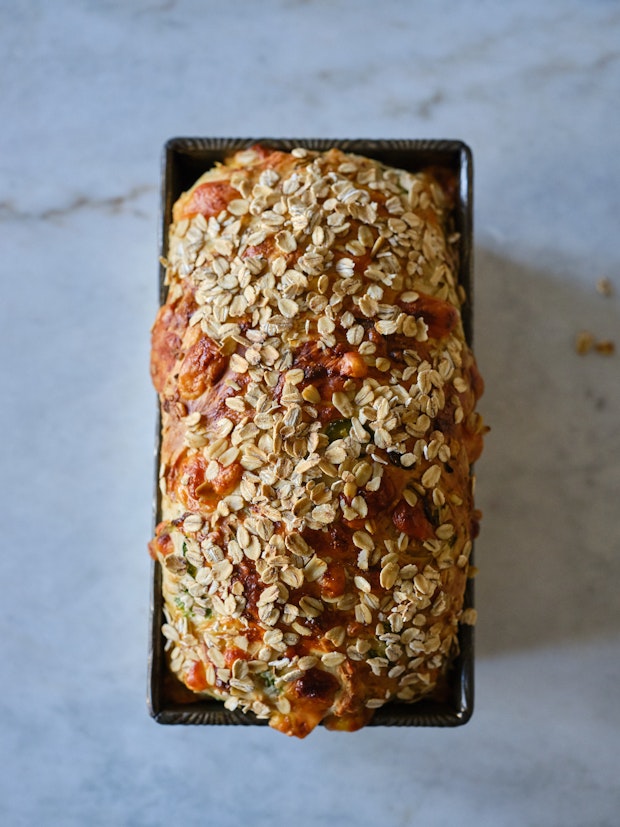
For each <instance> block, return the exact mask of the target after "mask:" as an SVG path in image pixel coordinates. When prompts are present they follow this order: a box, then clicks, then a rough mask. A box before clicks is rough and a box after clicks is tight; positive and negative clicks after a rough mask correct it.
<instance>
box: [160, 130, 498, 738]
mask: <svg viewBox="0 0 620 827" xmlns="http://www.w3.org/2000/svg"><path fill="white" fill-rule="evenodd" d="M453 188H454V181H453V180H452V178H451V177H450V175H449V174H447V173H446V172H445V171H435V172H430V171H427V172H421V173H418V174H415V175H414V174H411V173H409V172H405V171H402V170H396V169H391V168H388V167H385V166H383V165H381V164H379V163H377V162H376V161H372V160H369V159H366V158H362V157H358V156H354V155H350V154H344V153H342V152H340V151H339V150H336V149H332V150H330V151H329V152H326V153H316V152H310V151H308V150H306V149H301V148H300V149H295V150H293V152H292V153H283V152H278V151H271V150H269V149H266V148H264V147H260V146H256V147H252V148H251V149H248V150H244V151H242V152H238V153H236V154H235V155H234V156H232V157H231V158H230V159H229V160H227V162H226V163H225V164H223V165H221V166H218V167H216V168H215V169H213V170H210V171H209V172H207V173H206V174H205V175H204V176H203V177H202V178H200V179H199V180H198V181H197V182H196V184H195V185H194V186H193V187H192V188H191V189H190V190H189V191H188V192H186V193H184V194H183V195H182V196H181V198H180V199H179V200H178V202H177V203H176V205H175V207H174V215H173V224H172V226H171V229H170V237H169V252H168V261H167V262H166V265H167V284H168V285H169V292H168V297H167V301H166V303H165V305H164V306H163V307H162V308H161V310H160V312H159V314H158V317H157V320H156V322H155V325H154V328H153V357H152V374H153V380H154V383H155V386H156V388H157V390H158V392H159V393H160V398H161V404H162V420H163V421H162V440H163V441H162V454H161V456H162V466H161V474H160V478H161V487H162V516H163V522H162V523H161V524H160V525H159V526H158V529H157V533H156V538H155V539H154V540H153V542H152V543H151V551H152V553H153V555H154V556H156V557H157V558H158V559H159V560H160V561H161V562H162V564H163V572H164V583H163V586H164V596H165V599H166V612H167V621H168V622H167V623H166V624H165V626H164V634H165V635H166V637H167V638H168V642H169V643H168V645H169V650H170V663H171V667H172V669H173V671H174V672H175V673H176V674H177V675H178V676H179V677H180V678H181V680H182V681H183V682H184V683H185V684H186V685H187V686H188V687H189V688H190V689H192V690H193V691H196V692H205V693H208V694H211V695H213V696H215V697H219V698H222V699H224V701H225V704H226V706H227V707H228V708H229V709H235V708H237V706H239V707H240V708H242V709H244V710H252V711H253V712H254V713H255V714H257V715H258V716H259V717H267V718H269V719H270V723H271V724H272V725H273V726H275V727H276V728H278V729H281V730H282V731H284V732H287V733H289V734H294V735H299V736H303V735H305V734H307V732H309V731H310V730H311V729H312V728H313V727H314V726H315V725H316V724H317V723H319V722H320V721H321V720H323V721H324V722H325V723H326V725H328V726H331V727H333V728H340V729H353V728H357V727H359V726H361V725H363V724H364V723H365V722H366V721H367V720H368V718H369V717H370V716H371V715H372V710H374V709H376V708H377V707H379V706H381V705H383V704H384V703H385V702H386V701H388V700H390V699H392V698H398V699H400V700H406V701H407V700H415V699H417V698H419V697H420V696H421V695H423V694H426V693H428V692H429V691H431V690H432V689H433V687H434V686H435V685H436V683H437V681H438V680H439V679H440V677H441V675H442V673H443V672H444V671H445V667H446V664H447V663H448V662H449V659H450V658H451V657H452V655H453V654H454V651H455V645H456V633H457V626H458V622H459V619H461V620H465V621H467V620H471V619H472V618H471V616H465V617H464V618H463V617H462V601H463V592H464V587H465V580H466V576H467V568H468V558H469V553H470V550H471V539H472V533H473V531H474V530H475V519H474V512H473V503H472V491H471V477H470V472H469V468H470V463H471V462H472V461H473V460H474V459H475V458H476V456H477V455H478V454H479V451H480V448H481V436H482V432H483V430H484V428H483V426H482V423H481V420H480V417H479V416H478V415H477V414H476V413H475V410H474V409H475V403H476V399H477V397H478V396H479V395H480V393H481V390H482V385H481V380H480V378H479V375H478V373H477V371H476V369H475V364H474V360H473V357H472V354H471V352H470V350H469V348H468V347H467V345H466V343H465V339H464V335H463V329H462V324H461V318H460V312H459V307H460V301H461V299H462V288H460V287H459V285H458V284H457V280H456V277H457V257H456V241H457V237H456V235H455V234H453V233H452V229H451V225H450V221H451V219H450V215H451V209H452V207H453V203H452V199H453ZM470 615H471V613H470Z"/></svg>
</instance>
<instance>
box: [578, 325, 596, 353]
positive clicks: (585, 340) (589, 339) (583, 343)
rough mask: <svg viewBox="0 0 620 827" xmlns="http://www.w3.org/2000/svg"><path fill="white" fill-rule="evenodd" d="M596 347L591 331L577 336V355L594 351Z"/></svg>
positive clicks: (582, 332) (581, 332)
mask: <svg viewBox="0 0 620 827" xmlns="http://www.w3.org/2000/svg"><path fill="white" fill-rule="evenodd" d="M593 346H594V336H593V335H592V334H591V333H590V331H589V330H582V331H580V332H579V333H578V334H577V338H576V339H575V350H576V351H577V353H579V354H581V355H583V354H585V353H588V352H589V351H590V350H592V348H593Z"/></svg>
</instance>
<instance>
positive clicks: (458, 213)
mask: <svg viewBox="0 0 620 827" xmlns="http://www.w3.org/2000/svg"><path fill="white" fill-rule="evenodd" d="M255 143H262V144H265V145H268V146H271V147H273V148H275V149H281V150H291V149H293V148H294V147H296V146H303V147H307V148H309V149H315V150H320V151H322V150H328V149H330V148H331V147H334V146H335V147H338V148H340V149H342V150H343V151H348V152H354V153H357V154H359V155H365V156H367V157H369V158H376V159H377V160H379V161H382V162H383V163H385V164H388V165H389V166H393V167H398V168H401V169H406V170H409V171H411V172H417V171H419V170H421V169H424V168H426V167H431V166H432V167H440V168H442V169H446V170H448V171H450V172H451V173H453V175H454V176H455V178H456V181H457V183H458V188H457V199H456V208H455V215H454V229H455V230H456V231H457V232H458V233H460V242H459V245H460V250H459V253H460V271H459V281H460V283H461V284H462V285H463V288H464V289H465V293H466V301H465V303H464V305H463V308H462V316H463V325H464V329H465V335H466V337H467V340H468V342H469V344H470V345H471V343H472V333H473V319H472V301H473V284H472V282H473V272H472V251H473V240H472V223H473V206H472V195H473V193H472V181H473V168H472V155H471V150H470V149H469V147H468V146H467V145H466V144H464V143H463V142H462V141H452V140H365V139H361V140H334V139H328V138H325V139H323V138H318V139H317V138H312V139H308V138H305V139H304V138H302V139H290V138H286V139H282V138H278V139H271V138H269V139H267V138H251V139H248V138H173V139H171V140H169V141H168V142H167V143H166V144H165V146H164V153H163V163H162V181H161V224H160V240H159V241H160V243H159V246H160V253H161V256H162V257H165V256H166V254H167V245H168V227H169V225H170V222H171V219H172V206H173V204H174V203H175V201H176V200H177V199H178V197H179V196H180V195H181V193H182V192H184V191H185V190H187V189H189V188H190V187H191V186H192V184H193V183H194V182H195V181H196V180H197V178H199V177H200V175H202V173H204V172H206V171H207V170H208V169H209V168H210V167H212V166H213V164H214V163H216V162H217V161H222V160H223V159H224V158H225V157H226V156H228V155H229V154H231V153H232V152H234V151H236V150H238V149H243V148H245V147H249V146H252V144H255ZM165 293H166V288H165V286H164V268H163V267H161V266H160V270H159V295H160V301H161V302H163V301H164V300H165ZM159 448H160V423H159V415H158V417H157V434H156V445H155V494H154V502H153V511H154V525H156V524H157V523H158V522H159V521H160V519H161V517H160V496H159V486H158V469H159ZM473 597H474V595H473V582H472V581H471V580H469V581H468V585H467V590H466V593H465V607H466V608H469V607H472V606H473ZM162 623H163V598H162V591H161V571H160V567H159V564H158V563H153V566H152V591H151V608H150V644H149V660H148V673H149V674H148V696H147V702H148V708H149V711H150V714H151V715H152V717H153V718H155V720H156V721H157V722H158V723H161V724H211V725H223V724H227V725H231V724H235V725H246V726H247V725H254V726H256V725H266V724H267V722H266V721H265V720H258V719H257V718H256V717H255V716H254V715H253V714H252V713H242V712H239V711H235V712H229V711H228V710H227V709H225V708H224V705H223V704H222V703H221V702H220V701H216V700H204V699H203V698H201V697H200V696H197V695H194V693H192V692H190V691H189V690H188V689H186V688H185V687H184V686H183V685H182V684H181V683H180V682H179V681H178V680H177V679H176V678H175V677H174V676H173V675H172V674H171V673H170V671H169V670H168V666H167V663H166V656H165V653H164V644H165V639H164V637H163V635H162V632H161V625H162ZM459 646H460V652H459V654H458V656H457V657H456V659H455V660H454V662H453V664H452V666H451V669H450V671H449V672H448V675H447V678H446V681H445V684H444V685H443V686H442V687H441V688H440V689H439V690H438V691H437V692H435V693H434V694H433V695H432V696H431V697H428V698H425V699H423V700H421V701H417V702H416V703H412V704H407V703H391V704H386V706H384V707H382V708H380V709H378V710H377V711H376V713H375V715H374V717H373V719H372V721H371V722H370V723H369V724H368V726H434V727H455V726H461V725H462V724H465V723H467V721H468V720H469V719H470V717H471V715H472V712H473V704H474V639H473V629H472V627H471V626H465V625H463V626H461V627H460V630H459Z"/></svg>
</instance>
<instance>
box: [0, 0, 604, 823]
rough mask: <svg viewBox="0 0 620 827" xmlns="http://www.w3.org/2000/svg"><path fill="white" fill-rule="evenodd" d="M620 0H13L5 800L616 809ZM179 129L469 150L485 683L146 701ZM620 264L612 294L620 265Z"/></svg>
mask: <svg viewBox="0 0 620 827" xmlns="http://www.w3.org/2000/svg"><path fill="white" fill-rule="evenodd" d="M619 43H620V7H619V6H618V4H617V3H614V2H602V0H601V1H600V2H591V3H583V2H573V1H572V0H569V1H568V2H547V3H539V2H534V0H523V1H522V2H515V3H509V4H508V3H507V4H500V3H497V2H495V3H494V2H471V1H470V2H464V3H460V4H455V3H449V2H445V0H440V2H435V3H422V2H389V0H388V1H387V2H384V3H382V4H378V3H374V2H370V1H369V2H366V1H365V0H357V2H353V0H332V2H328V0H306V1H305V2H303V0H299V1H298V2H294V0H265V2H263V3H254V2H228V3H225V2H220V3H214V2H198V0H194V1H193V2H190V1H189V0H187V1H186V2H180V1H179V2H174V0H169V2H148V1H147V0H134V2H127V3H125V2H114V0H99V1H98V2H97V1H96V0H94V2H89V1H88V0H58V2H55V3H45V2H43V0H39V1H38V2H37V0H24V1H23V2H20V3H1V4H0V48H1V53H2V56H3V60H2V72H1V73H0V104H1V106H2V112H3V116H2V119H1V121H0V250H1V259H0V260H1V262H2V300H1V302H0V312H1V314H2V321H1V324H0V341H1V347H2V366H3V373H4V375H5V382H4V390H3V393H2V404H1V405H0V421H1V426H2V433H3V435H4V439H3V440H2V446H1V451H2V478H1V482H0V485H1V497H2V502H4V507H3V525H4V531H3V544H2V545H3V558H2V567H1V571H2V584H3V587H2V595H3V596H2V600H1V601H0V641H1V643H0V646H1V656H0V675H1V681H2V692H1V694H0V756H1V766H0V768H1V772H0V824H2V825H5V824H6V825H9V824H10V825H11V826H12V827H21V826H22V825H37V826H38V825H67V826H68V827H82V826H83V825H132V826H133V825H136V827H139V826H140V825H144V826H145V827H150V826H151V825H159V824H166V825H170V824H201V825H204V824H208V825H211V824H213V825H215V824H217V825H220V827H229V825H230V826H231V827H233V825H234V826H236V825H240V824H246V823H251V824H256V825H265V824H269V825H272V824H274V823H276V824H278V823H295V824H300V825H305V824H310V823H324V824H328V823H333V824H339V825H349V824H350V825H356V827H366V825H375V824H385V825H419V827H427V825H450V826H452V825H476V827H483V826H484V825H492V826H493V827H496V825H503V827H512V826H513V825H514V827H523V825H545V826H546V825H549V827H551V826H552V825H563V827H568V826H569V825H575V827H577V826H579V827H583V826H584V825H586V826H587V827H611V826H612V825H617V824H619V823H620V784H619V780H618V777H619V773H618V765H619V763H620V762H619V759H620V712H619V709H620V702H619V697H618V695H619V692H618V686H619V685H620V601H619V593H620V589H619V577H620V521H619V510H620V509H619V507H618V502H619V489H620V465H619V457H620V428H619V427H618V420H619V413H620V381H619V380H620V352H619V353H617V354H616V355H614V356H602V355H600V354H598V353H589V354H587V355H585V356H579V355H577V354H576V352H575V349H574V339H575V336H576V334H577V333H578V331H580V330H582V329H588V330H590V331H592V333H593V334H594V335H595V336H596V337H598V338H600V339H611V340H615V341H616V344H617V346H618V348H619V350H620V330H619V327H620V325H619V323H620V253H619V249H620V248H619V246H618V226H619V219H620V163H619V160H618V158H619V156H618V144H619V139H620V115H619V112H620V108H619V106H618V100H619V98H620V49H619ZM174 135H204V136H227V135H236V136H263V135H273V136H326V137H336V136H337V137H403V138H405V137H406V138H412V137H413V138H421V137H437V138H439V137H449V138H460V139H463V140H465V141H467V142H468V143H469V144H470V145H471V147H472V149H473V152H474V158H475V170H476V173H475V199H476V345H477V352H478V358H479V362H480V366H481V369H482V372H483V374H484V376H485V378H486V382H487V392H486V395H485V397H484V400H483V403H482V405H481V408H482V411H483V413H484V415H485V417H486V418H487V420H488V421H489V423H490V424H491V426H492V431H491V433H490V434H489V437H488V440H487V445H486V452H485V455H484V458H483V459H482V460H481V461H480V463H479V465H478V469H477V470H478V502H479V505H480V506H481V508H482V509H483V511H484V515H485V516H484V520H483V526H482V534H481V537H480V540H479V542H478V545H477V562H478V565H479V568H480V574H479V577H478V579H477V606H478V610H479V626H478V630H477V669H476V711H475V714H474V717H473V719H472V721H471V722H470V723H469V724H468V725H467V726H466V727H463V728H460V729H457V730H447V731H444V730H433V729H425V730H415V729H373V730H366V731H362V732H360V733H357V734H354V735H345V734H333V733H328V732H325V731H318V732H316V733H314V734H313V735H312V736H310V737H309V738H308V739H306V740H305V741H303V742H297V741H293V740H289V739H287V738H285V737H284V736H282V735H280V734H278V733H274V732H272V731H269V730H264V729H246V728H213V729H205V728H173V727H169V728H166V727H159V726H157V725H156V724H155V723H153V722H152V721H151V720H150V719H149V717H148V716H147V712H146V707H145V700H144V696H145V683H146V676H145V672H146V647H147V620H148V599H149V560H148V557H147V554H146V542H147V540H148V538H149V534H150V520H151V515H150V500H151V479H152V470H153V469H152V458H151V453H152V442H153V430H154V407H155V402H154V393H153V391H152V389H151V386H150V384H149V377H148V346H149V342H148V330H149V327H150V324H151V321H152V318H153V315H154V312H155V309H156V302H157V290H156V274H157V268H156V265H157V248H156V238H157V226H158V186H159V179H158V175H159V160H160V151H161V147H162V144H163V142H164V141H165V140H166V139H167V138H169V137H172V136H174ZM601 277H607V278H609V279H610V281H611V283H612V285H613V286H614V288H615V290H614V293H613V295H611V296H603V295H600V294H599V293H598V292H597V290H596V282H597V280H598V279H599V278H601Z"/></svg>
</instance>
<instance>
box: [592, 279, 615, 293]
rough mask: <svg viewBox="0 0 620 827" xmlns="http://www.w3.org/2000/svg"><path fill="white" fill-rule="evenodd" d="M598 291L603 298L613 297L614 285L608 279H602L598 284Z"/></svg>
mask: <svg viewBox="0 0 620 827" xmlns="http://www.w3.org/2000/svg"><path fill="white" fill-rule="evenodd" d="M596 289H597V290H598V292H599V293H600V294H601V296H611V295H612V294H613V292H614V288H613V285H612V283H611V282H610V280H609V279H607V278H601V279H599V280H598V281H597V282H596Z"/></svg>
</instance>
